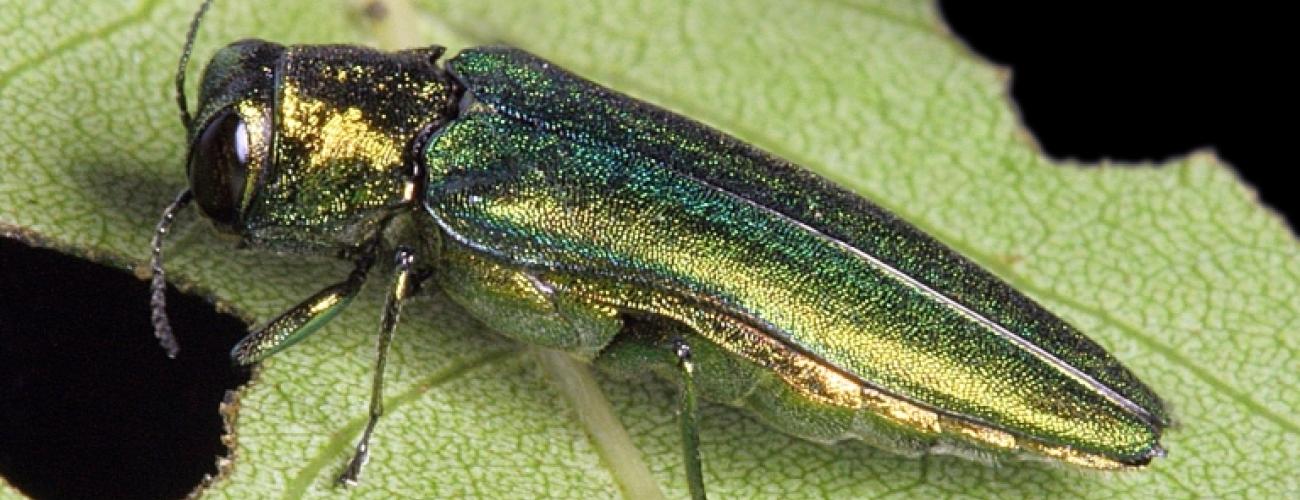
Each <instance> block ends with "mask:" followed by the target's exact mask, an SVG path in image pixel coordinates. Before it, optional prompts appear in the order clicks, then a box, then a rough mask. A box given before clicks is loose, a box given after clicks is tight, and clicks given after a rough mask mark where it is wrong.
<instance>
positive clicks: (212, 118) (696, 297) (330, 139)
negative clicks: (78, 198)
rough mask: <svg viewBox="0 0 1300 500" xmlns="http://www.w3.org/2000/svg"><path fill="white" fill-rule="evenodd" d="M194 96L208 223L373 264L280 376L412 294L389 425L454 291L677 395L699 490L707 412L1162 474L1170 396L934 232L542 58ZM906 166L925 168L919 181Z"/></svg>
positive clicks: (438, 57)
mask: <svg viewBox="0 0 1300 500" xmlns="http://www.w3.org/2000/svg"><path fill="white" fill-rule="evenodd" d="M206 8H207V4H206V3H205V4H204V6H203V7H202V8H200V10H199V13H198V14H197V15H196V17H195V19H194V22H193V23H192V24H191V27H190V33H189V37H188V40H187V42H186V44H185V49H184V53H183V55H182V58H181V64H180V69H179V71H178V75H177V78H176V80H177V92H178V102H179V103H180V107H181V115H182V119H183V122H184V124H185V127H186V130H187V132H188V141H189V159H188V163H187V167H186V171H187V174H188V176H189V188H188V189H186V190H184V191H183V192H182V193H181V194H180V195H179V197H178V198H177V199H176V201H175V202H174V203H172V205H171V206H169V207H168V208H167V210H166V211H165V213H164V215H163V219H162V221H161V222H160V223H159V227H158V229H157V231H156V233H155V235H154V242H153V252H154V262H153V270H154V273H155V274H154V282H153V285H154V304H153V305H154V308H153V309H154V310H153V313H154V322H155V326H156V329H157V334H158V336H159V338H160V339H161V341H162V343H163V344H164V346H165V347H166V348H167V349H168V350H169V351H170V352H172V353H174V352H175V350H176V344H175V341H174V340H173V338H172V336H171V331H170V328H169V327H168V325H167V319H166V315H165V305H164V303H163V300H162V293H161V291H162V288H163V268H162V258H161V246H162V238H163V236H164V235H165V233H166V232H167V229H168V226H169V225H170V221H171V220H172V219H173V217H174V216H175V214H176V213H177V212H178V211H179V210H181V209H182V208H183V207H184V206H185V205H186V204H187V202H189V201H190V200H191V199H193V201H195V202H197V204H198V206H199V208H200V209H201V210H202V213H203V214H204V215H205V216H207V218H208V219H210V220H211V222H212V223H213V225H214V226H215V227H216V228H217V230H219V231H222V232H226V233H232V234H235V235H237V236H238V237H239V238H240V239H241V241H242V244H243V245H245V246H248V247H252V248H259V249H266V250H271V251H275V252H288V253H303V254H328V255H337V256H339V257H341V258H345V259H350V260H352V261H353V262H355V264H356V265H355V269H354V270H353V271H352V273H351V274H350V275H348V276H347V277H345V278H343V280H342V281H340V282H338V283H335V284H332V285H329V286H327V287H325V288H324V289H323V290H321V291H320V292H319V293H317V294H315V295H313V296H311V297H308V298H307V299H306V300H304V301H303V302H302V303H300V304H298V305H296V306H293V307H292V308H290V309H288V310H287V311H286V312H284V313H283V314H281V315H280V316H279V317H277V318H275V319H272V320H271V321H270V322H268V323H266V324H265V325H263V326H261V327H260V328H258V329H256V330H255V331H253V332H252V333H251V334H249V335H248V336H247V337H246V338H244V339H243V340H242V341H240V342H239V343H238V345H236V346H235V347H234V350H233V351H232V356H233V358H234V360H235V361H236V362H238V363H240V364H250V363H255V362H257V361H258V360H261V359H263V358H265V357H266V356H268V355H270V354H272V353H274V352H276V351H279V350H281V349H283V348H285V347H287V346H289V345H290V344H293V343H294V342H297V341H299V340H301V339H302V338H303V337H305V336H306V335H308V334H310V333H311V332H313V331H315V330H316V329H317V328H319V327H320V326H321V325H322V324H323V323H325V322H327V321H328V320H329V319H330V318H332V317H333V316H335V315H336V314H338V313H339V312H340V311H341V310H342V309H343V308H344V307H345V306H346V305H347V304H348V302H349V301H350V300H351V299H352V297H353V296H354V295H355V294H356V293H357V291H358V289H359V288H360V287H361V285H362V283H363V282H364V281H365V280H366V279H367V277H368V276H369V272H370V271H371V268H372V267H373V266H374V265H375V264H376V263H377V264H378V265H379V266H380V267H381V268H387V269H391V270H392V277H391V286H390V288H389V290H390V291H389V294H388V300H387V304H386V306H385V307H384V310H383V312H382V319H381V321H380V326H379V334H380V341H379V348H378V355H377V356H378V357H377V363H376V370H375V372H374V380H373V391H372V399H371V403H370V404H371V411H370V420H369V424H368V425H367V427H366V428H365V431H364V434H363V435H362V436H361V437H360V442H359V444H358V445H357V449H356V453H355V455H354V457H353V459H352V461H351V462H350V464H349V465H348V466H347V467H346V470H345V472H344V474H343V477H342V478H341V479H342V480H343V481H345V482H352V481H355V480H356V479H357V477H358V474H359V473H360V470H361V467H362V465H363V464H364V462H365V460H366V458H367V455H368V453H369V447H368V442H369V439H370V436H371V434H372V432H374V430H375V424H376V422H377V421H378V418H379V415H380V413H381V406H380V402H381V394H382V386H383V374H384V370H383V368H384V359H385V353H386V349H387V346H388V344H389V342H390V340H391V339H392V337H393V333H394V330H395V328H396V327H397V323H398V315H399V312H400V311H401V308H402V303H403V301H404V300H405V299H406V298H407V297H409V296H410V295H412V294H413V293H416V292H417V291H419V290H421V289H432V288H435V287H436V288H438V289H441V290H442V291H443V292H445V293H446V295H447V296H449V297H450V298H451V299H452V300H454V301H455V302H457V303H458V304H459V305H460V306H462V307H463V308H464V309H465V310H466V311H468V312H469V313H470V314H471V315H473V316H474V317H476V318H478V319H479V320H480V321H482V322H483V323H484V324H486V325H488V326H489V327H491V328H492V329H494V330H496V331H497V332H500V333H501V334H502V335H505V336H507V337H510V338H512V339H515V340H518V341H520V342H525V343H529V344H533V345H537V346H542V347H546V348H551V349H559V350H563V351H566V352H569V353H571V354H572V355H573V356H575V357H578V358H581V359H583V360H587V361H591V362H593V363H595V364H597V365H600V366H602V367H604V368H608V369H610V370H616V371H617V370H621V371H644V370H652V371H654V372H656V373H659V374H661V375H671V376H670V377H669V378H671V379H673V380H674V381H675V382H677V383H679V384H680V386H681V391H682V397H681V398H680V405H681V408H680V410H681V426H682V428H681V431H682V437H683V442H684V446H683V448H684V453H685V456H686V460H685V463H686V464H687V465H686V474H687V480H688V483H689V485H690V488H691V491H692V493H693V494H694V495H697V496H702V495H703V492H704V485H703V481H702V476H701V471H700V462H699V455H698V449H697V448H698V439H697V434H696V403H695V402H696V398H697V396H698V397H700V398H704V399H707V400H711V401H717V402H721V403H725V404H729V405H734V406H738V407H742V408H746V409H748V410H749V411H750V412H752V413H753V414H754V415H755V416H756V417H758V418H759V419H760V420H762V421H764V422H766V423H767V424H769V425H771V426H772V427H774V428H776V429H779V430H781V431H783V432H786V433H789V434H792V435H795V436H798V437H801V438H804V439H808V440H811V441H816V442H822V443H833V442H836V441H841V440H846V439H856V440H862V441H865V442H868V443H870V444H873V445H875V446H878V447H880V448H884V449H887V450H892V451H894V452H898V453H902V454H905V455H920V454H924V453H932V452H942V453H952V454H957V455H961V456H965V457H971V458H978V459H983V460H990V461H996V460H1001V459H1045V460H1049V461H1059V462H1066V463H1071V464H1076V465H1081V466H1085V467H1090V468H1098V469H1127V468H1138V467H1142V466H1145V465H1147V464H1148V463H1149V462H1150V461H1151V460H1152V458H1154V457H1159V456H1162V455H1163V454H1164V450H1163V449H1162V448H1161V446H1160V443H1159V440H1160V435H1161V433H1162V431H1163V430H1164V429H1165V428H1166V427H1167V426H1168V425H1169V423H1170V417H1169V414H1168V412H1167V411H1166V410H1165V407H1164V406H1163V405H1162V403H1161V401H1160V399H1159V398H1158V397H1157V396H1156V394H1155V393H1154V392H1152V390H1151V389H1149V388H1148V387H1147V386H1146V385H1145V384H1143V383H1142V382H1141V381H1140V380H1139V379H1138V378H1137V377H1136V376H1135V375H1134V374H1133V373H1132V372H1130V371H1129V370H1128V369H1127V368H1125V367H1124V366H1123V365H1121V364H1120V363H1119V361H1117V360H1116V359H1115V358H1114V357H1113V356H1111V355H1110V354H1109V353H1107V352H1106V351H1105V350H1104V349H1102V348H1101V347H1100V346H1098V345H1097V344H1096V343H1095V342H1093V341H1092V340H1089V339H1088V338H1087V337H1085V336H1084V335H1083V334H1082V333H1080V332H1079V331H1078V330H1076V329H1075V328H1074V327H1073V326H1071V325H1069V324H1068V323H1066V322H1065V321H1063V320H1061V319H1060V318H1058V317H1056V316H1055V315H1053V314H1052V313H1050V312H1048V311H1047V310H1046V309H1044V308H1043V307H1042V306H1040V305H1039V304H1037V303H1035V302H1034V301H1033V300H1031V299H1029V298H1028V297H1026V296H1024V295H1023V294H1021V293H1019V292H1017V291H1016V290H1015V289H1013V288H1012V287H1011V286H1009V285H1008V284H1006V283H1004V282H1002V281H1001V280H999V279H998V278H996V277H994V276H993V275H992V274H990V273H989V272H987V271H985V270H983V269H981V268H980V267H978V266H977V265H975V264H974V263H972V262H971V261H970V260H967V259H966V258H964V257H962V256H961V255H959V254H958V253H957V252H955V251H953V250H951V249H949V248H948V247H946V246H944V245H943V244H941V243H939V242H938V241H936V240H934V239H933V238H931V237H929V236H927V235H925V234H924V233H922V232H921V231H920V230H918V229H917V228H915V227H913V226H912V225H910V224H908V223H907V222H904V221H902V220H900V219H898V218H897V217H895V216H894V215H891V214H890V213H889V212H887V211H885V210H884V209H882V208H880V207H878V206H876V205H874V204H872V203H871V202H869V201H867V200H865V199H863V198H861V197H859V196H858V195H856V194H854V193H852V192H850V191H848V190H846V189H844V188H841V187H839V186H836V185H834V184H832V183H830V182H828V181H827V180H825V179H823V178H821V177H818V176H817V175H815V174H813V173H811V172H809V171H808V170H805V169H803V168H801V167H799V166H797V165H793V164H791V163H789V162H787V161H785V160H782V159H780V158H777V157H775V156H772V155H770V154H768V153H765V152H763V151H761V150H759V149H758V148H756V147H754V146H751V145H749V144H745V143H743V142H741V141H739V140H737V139H735V138H733V137H731V136H728V135H727V134H724V133H722V132H719V131H717V130H714V129H712V128H709V127H707V126H705V125H702V124H700V123H697V122H695V121H693V120H691V119H689V118H686V117H683V116H680V115H677V114H674V113H671V112H669V111H666V110H664V109H661V108H659V107H657V106H654V105H652V104H648V103H645V102H642V101H639V100H636V99H633V98H631V97H628V96H626V95H623V94H620V93H618V92H616V91H613V90H610V89H607V88H605V87H602V86H600V85H597V84H595V83H593V82H591V81H588V80H586V79H584V78H582V77H580V76H578V75H575V74H573V73H571V72H569V71H567V70H565V69H564V68H561V67H559V66H557V65H555V64H552V63H549V62H547V61H546V60H543V59H541V58H539V57H537V56H534V55H532V54H529V53H527V52H525V51H522V50H519V49H515V48H510V47H478V48H471V49H466V50H463V51H461V52H460V53H459V54H456V55H455V56H452V57H449V58H446V60H445V61H444V60H443V52H444V51H443V48H442V47H438V46H433V47H429V48H422V49H411V50H403V51H398V52H381V51H377V50H373V49H369V48H365V47H357V46H346V45H298V46H283V45H279V44H276V43H271V42H266V41H261V40H245V41H240V42H236V43H234V44H231V45H229V46H227V47H225V48H223V49H221V50H220V51H219V52H217V53H216V55H215V56H214V57H213V58H212V60H211V62H210V63H209V64H208V66H207V68H206V70H205V71H204V74H203V80H202V84H201V87H200V93H199V102H198V107H197V109H196V110H195V112H194V113H193V115H191V114H190V112H189V110H188V108H187V106H186V105H185V98H184V91H183V88H184V85H183V83H184V74H185V67H186V62H187V60H188V58H189V53H190V50H191V48H192V46H193V39H194V33H195V31H196V30H197V26H198V24H199V20H200V19H201V17H202V14H203V12H204V11H205V10H206ZM899 167H902V166H899Z"/></svg>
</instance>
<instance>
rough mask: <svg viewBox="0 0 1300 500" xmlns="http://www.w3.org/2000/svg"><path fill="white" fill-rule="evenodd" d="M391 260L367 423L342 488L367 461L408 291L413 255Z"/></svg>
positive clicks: (406, 252) (405, 251) (341, 479)
mask: <svg viewBox="0 0 1300 500" xmlns="http://www.w3.org/2000/svg"><path fill="white" fill-rule="evenodd" d="M393 260H394V264H393V265H394V268H395V271H396V272H394V273H393V287H392V291H391V292H390V293H389V295H388V301H387V302H386V303H385V304H384V318H383V320H382V321H381V322H380V324H379V342H378V345H377V346H376V348H375V374H374V378H373V379H371V386H370V420H369V421H368V422H366V430H365V432H364V433H363V434H361V441H359V442H357V449H356V452H355V453H353V455H352V460H351V461H349V462H348V467H347V469H344V471H343V474H342V475H340V476H339V483H341V484H343V485H346V486H352V485H355V484H357V479H358V478H359V477H360V476H361V468H362V467H364V466H365V465H366V461H368V460H369V459H370V435H371V434H372V433H374V431H375V424H377V423H379V416H380V415H383V413H384V366H385V365H386V364H387V361H388V346H389V344H391V343H392V342H393V334H394V333H395V332H396V330H397V319H398V316H399V315H400V314H401V312H402V303H403V302H405V301H406V298H407V297H408V296H410V294H411V291H412V286H411V285H412V284H413V283H412V282H413V277H414V276H413V274H414V264H415V253H414V252H412V251H411V250H410V249H408V248H405V247H400V248H398V249H397V254H396V255H395V256H394V258H393Z"/></svg>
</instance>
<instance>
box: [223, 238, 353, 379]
mask: <svg viewBox="0 0 1300 500" xmlns="http://www.w3.org/2000/svg"><path fill="white" fill-rule="evenodd" d="M373 262H374V256H373V252H368V253H367V255H365V256H363V257H362V258H361V259H359V260H358V261H357V263H356V267H355V268H354V269H353V270H352V273H351V274H349V275H348V278H347V279H346V280H344V281H341V282H338V283H335V284H333V285H330V286H328V287H325V289H324V290H321V291H319V292H316V294H315V295H312V296H311V297H308V298H307V300H304V301H302V302H300V303H299V304H298V305H296V306H293V308H292V309H289V310H288V311H285V312H283V313H281V314H280V316H279V317H277V318H275V319H273V320H271V321H270V322H269V323H267V324H265V325H263V326H262V327H261V328H259V329H257V330H256V331H254V332H253V333H250V334H248V336H246V337H244V338H243V339H241V340H240V341H239V343H238V344H235V347H234V349H231V350H230V358H231V359H232V360H233V361H234V362H235V363H236V364H238V365H241V366H246V365H251V364H253V363H256V362H258V361H261V360H262V359H265V358H266V357H267V356H270V355H272V354H275V353H277V352H279V351H281V350H283V349H284V348H286V347H289V346H291V345H293V344H294V343H296V342H298V341H299V340H302V339H303V338H306V337H307V335H309V334H311V333H312V332H315V331H316V330H317V329H319V328H320V327H321V326H323V325H324V324H325V323H328V322H329V320H331V319H333V318H334V316H337V315H338V313H339V312H341V311H343V309H344V308H346V307H347V305H348V304H349V303H351V302H352V298H353V297H356V295H357V291H359V290H361V285H362V284H363V283H365V281H366V273H367V272H369V270H370V265H371V264H372V263H373Z"/></svg>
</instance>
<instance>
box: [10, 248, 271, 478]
mask: <svg viewBox="0 0 1300 500" xmlns="http://www.w3.org/2000/svg"><path fill="white" fill-rule="evenodd" d="M168 292H169V293H168V305H169V311H170V312H171V313H172V314H171V318H172V320H173V326H174V327H175V331H176V333H177V335H178V336H179V340H180V342H181V353H180V356H178V357H177V359H174V360H173V359H168V358H167V356H166V354H164V353H163V351H162V349H161V348H160V347H159V346H158V343H157V341H155V340H154V337H153V335H152V326H151V324H150V321H149V295H148V287H147V284H146V283H145V282H144V281H141V280H139V279H137V278H135V277H134V276H132V275H131V274H129V273H127V272H125V271H123V270H118V269H113V268H110V267H106V266H102V265H99V264H95V263H92V262H89V261H85V260H82V259H77V258H74V257H70V256H67V255H64V254H61V253H58V252H55V251H52V250H45V249H38V248H32V247H29V246H27V245H25V244H23V243H20V242H17V241H14V240H10V239H5V238H0V475H2V476H4V478H5V479H6V480H7V481H8V482H9V483H10V484H12V485H13V486H15V487H17V488H18V489H20V490H21V491H22V492H23V493H25V494H27V495H30V496H32V497H35V498H179V497H183V496H185V495H186V494H187V493H189V492H190V491H191V490H193V489H194V488H195V487H196V486H197V485H198V484H199V483H200V481H201V480H202V479H203V477H204V475H206V474H216V472H217V469H216V460H217V457H218V456H222V455H226V454H227V451H226V448H225V446H224V445H223V444H222V443H221V433H222V423H221V417H220V415H219V414H218V413H217V409H218V404H219V403H220V402H221V399H222V397H223V395H224V394H225V391H226V390H229V389H234V388H236V387H238V386H239V385H240V384H243V383H245V382H247V381H248V374H247V373H246V372H244V371H241V370H237V369H235V368H233V367H231V364H230V361H229V357H228V355H227V352H228V351H229V350H230V346H232V345H234V343H235V341H236V340H237V339H238V338H239V337H240V336H241V335H243V333H244V331H245V328H246V327H245V325H244V324H243V322H241V321H240V320H239V319H238V318H235V317H234V316H230V315H226V314H219V313H217V312H216V311H215V310H214V309H213V307H212V305H211V304H208V303H207V302H206V301H204V300H203V299H200V298H198V297H194V296H189V295H182V294H180V293H177V292H176V291H175V290H168Z"/></svg>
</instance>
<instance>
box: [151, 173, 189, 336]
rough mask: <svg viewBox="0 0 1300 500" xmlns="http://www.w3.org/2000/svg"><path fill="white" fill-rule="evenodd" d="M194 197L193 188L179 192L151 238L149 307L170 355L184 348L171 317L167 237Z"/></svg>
mask: <svg viewBox="0 0 1300 500" xmlns="http://www.w3.org/2000/svg"><path fill="white" fill-rule="evenodd" d="M191 198H193V195H192V193H191V192H190V190H189V189H185V190H183V191H181V192H180V194H178V195H176V200H175V201H172V203H171V204H170V205H167V209H166V210H163V214H162V219H160V220H158V227H157V228H156V229H154V231H153V239H152V240H150V242H149V245H150V247H152V249H153V257H152V258H151V259H149V270H150V271H151V272H152V273H153V276H152V278H151V279H150V282H149V310H150V311H151V312H152V313H153V335H154V336H155V337H158V342H159V343H160V344H162V347H163V349H164V350H166V351H167V357H169V358H175V357H176V353H177V352H179V351H180V349H181V348H180V344H178V343H177V342H176V336H175V335H173V334H172V325H171V323H169V322H168V321H167V277H166V275H165V272H164V271H163V254H162V252H163V237H164V236H166V235H167V231H170V230H171V226H172V221H173V220H175V219H176V214H177V213H178V212H180V211H181V209H183V208H185V206H186V205H189V204H190V199H191Z"/></svg>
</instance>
